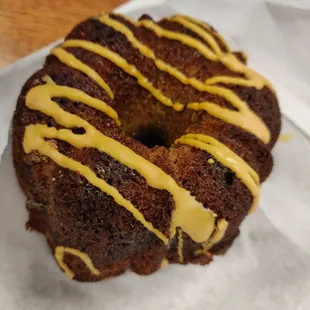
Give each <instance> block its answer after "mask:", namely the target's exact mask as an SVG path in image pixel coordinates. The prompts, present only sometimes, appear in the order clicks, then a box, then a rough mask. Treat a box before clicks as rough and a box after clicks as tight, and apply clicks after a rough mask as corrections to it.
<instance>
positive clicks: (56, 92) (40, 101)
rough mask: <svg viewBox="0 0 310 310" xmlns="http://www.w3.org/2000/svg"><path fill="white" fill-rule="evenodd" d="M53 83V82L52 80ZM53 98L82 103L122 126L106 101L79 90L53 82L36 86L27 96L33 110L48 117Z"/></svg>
mask: <svg viewBox="0 0 310 310" xmlns="http://www.w3.org/2000/svg"><path fill="white" fill-rule="evenodd" d="M51 81H52V80H51ZM53 97H64V98H67V99H70V100H73V101H77V102H82V103H84V104H86V105H88V106H89V107H91V108H94V109H97V110H99V111H101V112H103V113H105V114H106V115H107V116H109V117H110V118H112V119H113V120H114V121H115V123H116V124H117V125H120V120H119V119H118V115H117V113H116V111H115V110H114V109H112V108H111V107H110V106H108V105H107V104H106V103H105V102H104V101H101V100H99V99H96V98H93V97H91V96H89V95H87V94H86V93H84V92H82V91H81V90H79V89H76V88H71V87H67V86H59V85H56V84H52V83H51V82H49V83H47V84H44V85H39V86H36V87H34V88H32V89H30V91H29V92H28V94H27V98H28V99H26V100H28V101H31V104H32V109H35V110H40V111H41V112H43V113H45V114H47V115H48V113H49V108H50V105H51V104H52V103H53V101H52V100H51V98H53ZM54 104H55V105H56V106H57V108H56V107H55V109H58V110H59V111H60V110H62V109H61V108H60V107H59V106H58V105H57V104H56V103H54ZM63 122H64V124H65V125H64V126H67V122H66V120H65V119H64V120H63Z"/></svg>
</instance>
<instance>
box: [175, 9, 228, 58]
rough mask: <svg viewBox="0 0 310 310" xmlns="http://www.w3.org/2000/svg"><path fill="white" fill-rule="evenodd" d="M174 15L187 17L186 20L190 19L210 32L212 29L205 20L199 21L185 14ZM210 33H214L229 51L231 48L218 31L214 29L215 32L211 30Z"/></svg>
mask: <svg viewBox="0 0 310 310" xmlns="http://www.w3.org/2000/svg"><path fill="white" fill-rule="evenodd" d="M176 17H182V18H184V19H187V20H188V21H190V22H192V23H195V24H197V25H199V26H201V27H202V28H204V29H206V30H208V31H210V32H211V31H212V29H211V27H210V26H209V25H208V24H207V23H206V22H203V21H200V20H198V19H195V18H192V17H190V16H185V15H176ZM212 34H214V35H215V36H216V37H217V38H218V39H219V40H220V41H221V43H222V44H223V46H224V47H225V48H226V50H227V52H228V53H230V52H231V48H230V47H229V45H228V44H227V42H226V40H224V38H223V37H222V36H221V34H220V33H219V32H216V31H215V32H214V31H212Z"/></svg>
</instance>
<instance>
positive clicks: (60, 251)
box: [55, 246, 100, 279]
mask: <svg viewBox="0 0 310 310" xmlns="http://www.w3.org/2000/svg"><path fill="white" fill-rule="evenodd" d="M66 253H68V254H71V255H74V256H76V257H78V258H80V259H81V261H83V263H84V264H85V265H86V267H87V268H88V269H89V270H90V272H91V273H92V274H93V275H94V276H100V271H99V270H98V269H97V268H95V267H94V265H93V263H92V260H91V259H90V257H89V256H88V255H87V254H85V253H83V252H81V251H79V250H76V249H72V248H67V247H63V246H58V247H56V249H55V258H56V260H57V262H58V264H59V266H60V267H61V268H62V269H63V271H64V272H65V274H66V275H67V276H68V277H69V278H70V279H73V278H74V276H75V274H74V272H73V271H72V270H70V269H69V267H68V266H67V265H66V264H65V263H64V255H65V254H66Z"/></svg>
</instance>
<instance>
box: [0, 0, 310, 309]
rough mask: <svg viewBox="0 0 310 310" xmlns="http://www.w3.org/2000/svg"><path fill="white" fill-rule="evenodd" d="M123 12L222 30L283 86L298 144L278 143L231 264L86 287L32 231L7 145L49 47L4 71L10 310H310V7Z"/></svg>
mask: <svg viewBox="0 0 310 310" xmlns="http://www.w3.org/2000/svg"><path fill="white" fill-rule="evenodd" d="M120 11H121V12H122V13H128V14H130V15H131V16H133V17H138V15H141V13H145V12H147V13H149V14H151V15H152V16H153V17H155V18H160V17H163V16H167V15H171V14H175V13H176V12H182V13H185V14H188V15H192V16H195V17H197V18H200V19H204V20H206V21H208V22H210V23H211V24H213V25H214V26H215V28H217V29H218V30H219V31H220V32H221V33H223V35H224V37H226V38H227V39H228V41H229V43H230V44H231V45H232V46H234V47H235V48H239V49H243V50H245V51H246V52H247V53H248V55H249V63H250V65H251V66H252V67H253V68H255V69H257V70H258V71H260V72H261V73H262V74H264V75H265V76H267V77H268V78H269V79H270V80H271V81H272V82H273V84H274V85H275V88H276V90H277V92H278V96H279V99H280V103H281V108H282V112H283V114H284V115H285V118H284V120H283V129H282V132H283V133H285V134H290V135H292V140H291V141H288V142H287V143H283V142H282V143H281V142H279V143H278V144H277V145H276V147H275V149H274V152H273V154H274V158H275V167H274V171H273V174H272V175H271V177H270V178H269V179H268V181H267V182H266V183H264V185H263V186H262V195H261V201H260V209H259V211H258V212H256V213H255V214H254V215H251V216H249V217H248V219H247V220H246V221H245V223H244V224H243V225H242V234H241V236H240V237H239V238H238V240H237V241H236V242H235V244H234V246H233V247H232V248H231V250H230V251H229V252H228V253H227V255H225V256H224V257H217V258H216V259H215V261H214V262H213V263H212V264H211V265H210V266H208V267H200V266H186V267H184V266H172V265H171V266H168V267H166V268H164V269H162V270H160V271H159V272H157V273H156V274H154V275H152V276H149V277H142V276H137V275H135V274H133V273H127V274H125V275H123V276H120V277H117V278H115V279H111V280H107V281H104V282H101V283H95V284H83V283H77V282H74V281H70V280H68V279H67V278H66V277H65V276H64V275H63V274H62V273H61V272H60V271H59V268H58V266H56V264H55V262H54V259H53V257H52V255H51V253H50V250H49V249H48V246H47V245H46V241H45V240H44V238H43V237H42V236H41V235H39V234H37V233H30V232H26V231H25V230H24V223H25V221H26V220H27V212H26V210H25V208H24V197H23V195H22V193H21V191H20V189H19V188H18V185H17V182H16V179H15V175H14V171H13V167H12V160H11V147H10V143H7V142H8V141H9V128H10V121H11V117H12V114H13V112H14V108H15V104H16V98H17V96H18V93H19V91H20V88H21V86H22V85H23V83H24V81H25V80H26V79H27V78H28V77H29V76H30V75H31V74H32V73H33V72H34V71H35V70H37V69H38V68H39V67H40V66H41V64H42V63H43V61H44V57H45V55H46V54H47V53H48V51H49V48H45V49H43V50H41V51H39V52H37V53H35V54H33V55H31V56H29V57H26V58H25V59H23V60H21V61H19V62H17V63H15V64H13V65H11V66H9V67H7V68H6V69H4V70H3V71H2V72H0V111H1V113H0V155H2V162H1V164H0V309H1V310H2V309H3V310H45V309H46V310H58V309H59V310H60V309H61V310H73V309H74V310H78V309H83V310H84V309H89V310H96V309H113V310H114V309H115V310H117V309H122V310H131V309H150V310H158V309H163V310H165V309H169V310H174V309H178V310H182V309H217V310H222V309H223V310H230V309H240V310H249V309H253V310H258V309H271V310H274V309H275V310H277V309H279V310H280V309H281V310H292V309H297V310H301V309H302V310H303V309H305V310H306V309H310V162H309V160H310V139H309V136H310V86H309V85H310V83H309V82H310V61H309V54H310V36H309V32H310V2H309V1H308V0H305V1H298V0H295V1H269V2H267V1H259V0H252V1H249V0H244V1H241V0H238V1H237V0H217V1H214V0H203V1H202V0H200V1H199V0H191V1H188V0H171V1H168V2H166V1H164V0H163V1H155V0H154V1H150V0H148V1H144V0H141V1H140V0H138V1H134V2H132V3H129V4H127V5H125V6H123V7H121V8H120ZM42 22H43V21H42Z"/></svg>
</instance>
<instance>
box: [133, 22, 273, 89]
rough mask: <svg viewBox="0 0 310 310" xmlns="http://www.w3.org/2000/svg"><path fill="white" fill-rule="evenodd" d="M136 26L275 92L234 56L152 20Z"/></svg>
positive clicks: (137, 23)
mask: <svg viewBox="0 0 310 310" xmlns="http://www.w3.org/2000/svg"><path fill="white" fill-rule="evenodd" d="M135 24H136V25H138V26H142V27H145V28H148V29H150V30H153V31H154V33H155V34H156V35H157V36H159V37H164V38H167V39H170V40H174V41H178V42H181V43H183V44H184V45H186V46H189V47H191V48H193V49H195V50H196V51H198V52H199V53H200V54H201V55H202V56H204V57H205V58H206V59H208V60H210V61H219V62H221V63H222V64H223V65H224V66H225V67H227V68H228V69H229V70H231V71H233V72H236V73H240V74H244V75H245V76H246V77H247V78H248V80H245V81H250V80H253V81H255V87H256V88H258V89H261V88H262V87H264V86H265V85H266V86H268V87H269V88H270V89H271V90H272V91H274V89H273V87H272V85H271V84H270V82H269V81H268V80H266V79H265V78H264V77H262V76H261V75H259V74H258V73H257V72H255V71H254V70H252V69H250V68H248V67H247V66H246V65H244V64H243V63H241V62H240V61H239V60H238V58H237V57H236V56H235V55H233V54H219V55H216V54H214V53H213V52H212V51H211V50H210V49H209V48H208V47H207V46H206V45H205V44H203V43H202V42H200V41H199V40H197V39H195V38H193V37H190V36H188V35H186V34H183V33H177V32H173V31H170V30H167V29H165V28H162V27H160V26H158V25H157V24H155V23H154V22H152V21H150V20H141V21H139V22H135ZM234 79H235V78H234V77H231V84H234ZM237 81H238V80H237ZM252 85H253V82H249V84H248V86H249V87H252Z"/></svg>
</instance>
